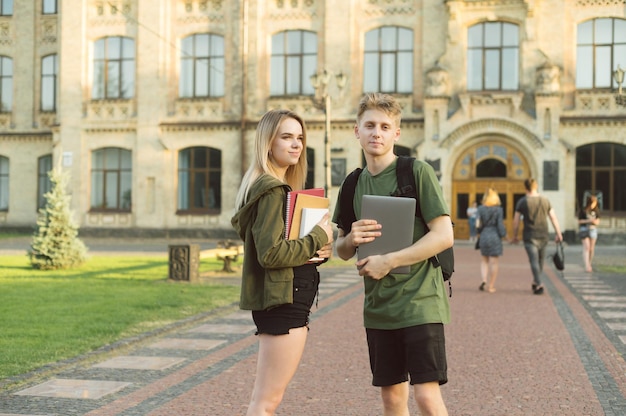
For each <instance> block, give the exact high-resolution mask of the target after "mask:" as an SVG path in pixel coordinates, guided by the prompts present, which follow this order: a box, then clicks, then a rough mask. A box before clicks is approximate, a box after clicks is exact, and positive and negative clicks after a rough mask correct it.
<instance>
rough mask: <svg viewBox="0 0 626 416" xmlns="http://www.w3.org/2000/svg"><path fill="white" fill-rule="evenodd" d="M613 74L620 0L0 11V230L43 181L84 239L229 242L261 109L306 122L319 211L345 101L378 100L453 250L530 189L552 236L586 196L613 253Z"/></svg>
mask: <svg viewBox="0 0 626 416" xmlns="http://www.w3.org/2000/svg"><path fill="white" fill-rule="evenodd" d="M618 65H621V67H622V68H626V7H625V5H624V2H623V1H622V0H344V1H334V0H239V1H224V0H33V1H30V2H28V1H17V0H0V98H1V104H2V106H1V109H0V228H5V229H9V228H28V227H32V226H34V224H35V222H36V218H37V211H38V208H40V207H42V206H43V205H44V204H45V198H44V197H43V195H44V194H45V192H46V191H47V190H48V189H49V187H50V185H49V180H48V178H47V172H48V171H49V170H50V169H51V168H53V167H60V168H62V169H64V170H66V171H67V172H68V173H69V175H70V177H71V180H70V182H71V187H70V189H69V190H68V192H69V193H70V194H71V204H72V209H73V211H74V215H75V220H76V222H77V223H78V224H79V226H80V227H81V229H82V230H84V231H85V232H87V231H92V232H101V233H104V234H106V233H115V234H118V235H148V234H150V233H153V234H155V235H156V234H162V233H164V232H166V233H168V234H169V235H174V234H180V235H198V236H222V235H228V234H229V233H231V232H232V231H231V226H230V218H231V217H232V215H233V213H234V199H235V194H236V191H237V188H238V185H239V183H240V180H241V177H242V173H243V172H244V171H245V169H246V168H247V166H248V162H249V159H250V157H251V152H252V147H253V141H254V131H255V127H256V123H257V122H258V120H259V119H260V117H261V116H262V115H263V114H264V113H265V112H266V111H267V110H269V109H272V108H278V107H286V108H290V109H293V110H295V111H297V112H298V113H300V114H301V115H302V116H303V118H304V119H305V120H306V123H307V127H308V144H309V149H308V152H307V157H308V159H309V165H310V175H309V179H308V184H309V185H310V186H320V187H323V186H324V185H326V184H328V185H329V186H330V195H331V199H335V198H336V196H337V190H338V186H339V185H340V183H341V180H342V179H343V177H345V175H346V174H347V173H348V172H349V171H350V170H352V169H353V168H355V167H358V166H361V165H362V163H363V158H362V154H361V151H360V147H359V145H358V142H357V141H356V140H355V137H354V132H353V126H354V117H355V112H356V107H357V103H358V101H359V99H360V97H361V96H362V94H363V93H364V92H373V91H380V92H386V93H390V94H392V95H394V96H395V97H397V98H398V100H399V101H400V102H401V104H402V106H403V121H402V133H401V138H400V140H399V143H398V146H397V152H398V153H401V154H410V155H413V156H416V157H418V158H420V159H423V160H426V161H428V162H429V163H431V164H432V165H433V166H434V167H435V169H436V171H437V173H438V175H439V177H440V182H441V186H442V188H443V191H444V195H445V198H446V199H447V201H448V203H449V205H450V208H451V212H452V216H453V220H454V222H455V225H456V227H455V233H456V236H457V238H467V236H468V233H469V230H468V226H467V221H466V214H465V209H466V208H467V206H468V205H469V204H471V202H473V201H474V200H480V197H481V195H482V193H483V192H484V191H485V189H486V188H487V187H489V186H493V187H495V188H496V189H497V190H498V191H499V193H500V196H501V199H502V202H503V207H504V211H505V223H506V225H507V228H508V230H509V232H510V231H511V224H512V219H513V212H514V205H515V202H516V201H517V200H518V199H519V198H520V197H521V196H523V194H524V188H523V181H524V179H526V178H528V177H534V178H536V179H537V180H538V181H539V183H540V192H541V193H543V194H544V195H546V196H548V197H549V198H550V200H551V202H552V204H553V206H554V208H555V210H556V212H557V215H558V217H559V219H560V222H561V224H562V228H563V229H564V230H566V231H567V233H568V234H567V235H568V236H569V239H570V240H574V239H575V237H574V236H575V231H576V228H577V220H576V212H577V209H578V207H580V205H581V204H582V203H583V201H584V198H585V197H586V195H589V194H597V195H598V196H599V197H600V199H601V202H602V219H603V220H602V224H601V240H602V239H603V240H604V241H605V242H606V241H619V240H622V241H623V240H624V238H625V236H626V185H625V184H626V107H620V106H618V105H617V104H616V100H615V97H614V96H615V94H616V90H617V84H616V82H615V81H614V79H613V71H614V70H615V69H616V68H617V67H618ZM323 70H326V71H327V74H328V75H329V77H328V78H327V79H326V81H328V84H327V90H326V93H327V95H328V96H329V97H330V99H329V101H327V102H330V103H332V109H331V108H328V107H327V110H328V111H327V115H328V116H329V121H330V125H328V124H327V123H326V119H325V112H324V110H323V109H320V106H319V103H317V104H316V103H315V102H314V101H315V100H314V98H315V97H316V95H317V98H319V94H316V91H317V90H316V89H314V87H313V85H312V83H311V82H310V77H311V75H313V74H316V73H321V72H322V71H323ZM337 75H343V78H341V77H336V76H337ZM318 80H319V78H318ZM339 80H341V81H344V82H345V85H343V82H341V83H339V82H337V81H339ZM340 85H342V86H343V88H339V86H340ZM318 92H319V91H318ZM326 132H327V133H328V136H326ZM325 137H328V140H327V141H326V140H325ZM326 163H327V164H328V169H327V168H326V167H325V164H326Z"/></svg>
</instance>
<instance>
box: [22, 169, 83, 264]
mask: <svg viewBox="0 0 626 416" xmlns="http://www.w3.org/2000/svg"><path fill="white" fill-rule="evenodd" d="M48 175H49V176H50V181H51V182H52V188H51V189H50V192H48V193H46V194H45V198H46V206H45V207H44V208H42V209H40V210H39V216H38V217H37V228H36V230H35V234H34V236H33V241H32V243H31V250H30V251H29V252H28V257H29V259H30V263H31V265H32V266H33V268H35V269H41V270H56V269H68V268H71V267H74V266H78V265H80V264H82V263H83V262H84V261H85V260H86V258H87V247H86V246H85V244H83V242H82V241H81V240H80V239H79V238H78V226H77V225H75V224H74V223H73V221H72V212H71V210H70V197H69V195H67V194H66V193H65V189H66V187H67V181H68V174H67V172H64V171H63V170H62V169H61V168H57V169H53V170H51V171H50V172H49V173H48Z"/></svg>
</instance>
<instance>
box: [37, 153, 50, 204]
mask: <svg viewBox="0 0 626 416" xmlns="http://www.w3.org/2000/svg"><path fill="white" fill-rule="evenodd" d="M51 170H52V155H45V156H41V157H40V158H39V159H38V160H37V209H40V208H44V207H45V206H46V197H45V195H46V194H47V193H48V192H50V190H51V189H52V182H51V181H50V176H48V172H50V171H51Z"/></svg>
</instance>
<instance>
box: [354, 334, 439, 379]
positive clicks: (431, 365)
mask: <svg viewBox="0 0 626 416" xmlns="http://www.w3.org/2000/svg"><path fill="white" fill-rule="evenodd" d="M366 332H367V344H368V346H369V353H370V367H371V369H372V375H373V379H372V384H373V385H374V386H379V387H382V386H391V385H394V384H398V383H403V382H405V381H407V380H409V376H410V381H411V384H422V383H428V382H432V381H437V382H439V384H445V383H447V382H448V375H447V373H448V364H447V361H446V345H445V344H446V342H445V336H444V331H443V324H426V325H417V326H411V327H408V328H401V329H392V330H385V329H369V328H366Z"/></svg>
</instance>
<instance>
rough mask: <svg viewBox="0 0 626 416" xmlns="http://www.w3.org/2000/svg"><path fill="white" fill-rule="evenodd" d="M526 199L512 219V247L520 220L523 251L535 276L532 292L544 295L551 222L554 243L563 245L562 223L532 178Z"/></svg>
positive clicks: (528, 181)
mask: <svg viewBox="0 0 626 416" xmlns="http://www.w3.org/2000/svg"><path fill="white" fill-rule="evenodd" d="M524 187H526V196H525V197H523V198H522V199H520V200H519V201H518V202H517V205H515V217H514V218H513V239H512V240H511V243H512V244H517V243H518V242H519V239H518V237H517V235H518V231H519V224H520V217H521V218H522V220H523V221H524V232H523V239H524V248H525V249H526V253H527V254H528V261H529V262H530V269H531V271H532V273H533V284H532V290H533V293H534V294H535V295H541V294H542V293H543V285H542V284H541V274H542V273H543V262H544V259H545V258H546V247H547V245H548V239H549V230H548V218H549V219H550V222H552V227H554V232H555V234H556V236H555V238H554V241H556V242H557V243H558V242H559V241H563V235H562V234H561V228H560V227H559V220H558V218H557V217H556V214H555V213H554V209H553V208H552V206H551V205H550V201H549V200H548V198H546V197H545V196H543V195H540V194H539V192H538V190H537V189H538V188H539V185H538V184H537V181H536V180H535V179H532V178H529V179H526V180H525V181H524Z"/></svg>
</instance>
